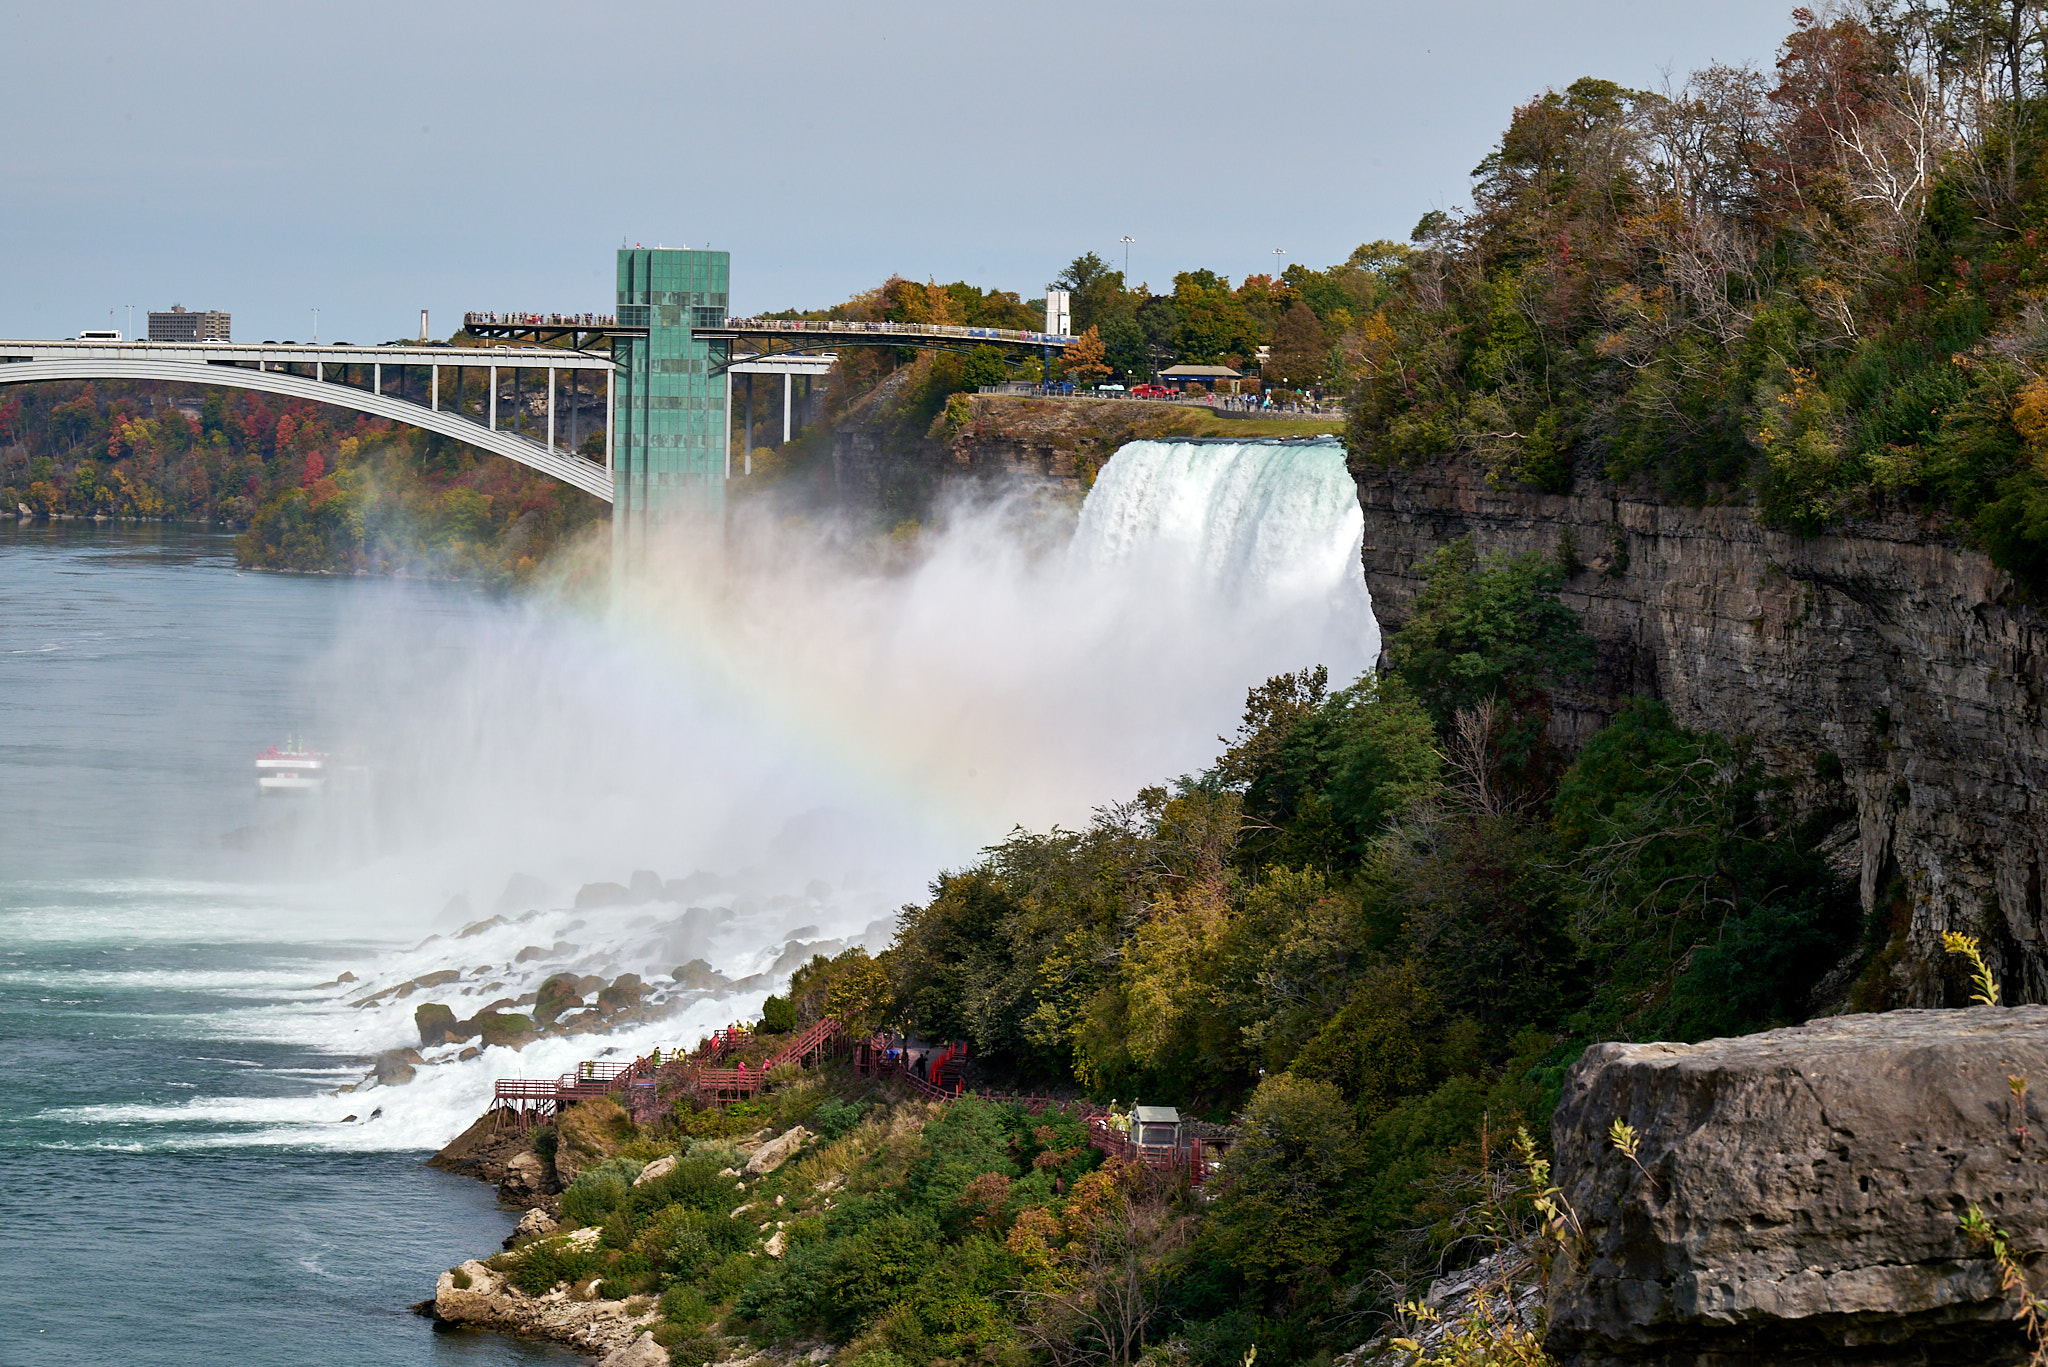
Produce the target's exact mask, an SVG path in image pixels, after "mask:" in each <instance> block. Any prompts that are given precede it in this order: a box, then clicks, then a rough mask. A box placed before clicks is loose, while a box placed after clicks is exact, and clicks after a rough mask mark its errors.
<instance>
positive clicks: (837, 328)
mask: <svg viewBox="0 0 2048 1367" xmlns="http://www.w3.org/2000/svg"><path fill="white" fill-rule="evenodd" d="M690 332H691V334H692V335H693V336H696V337H702V338H706V339H709V340H712V341H733V342H738V341H752V342H761V343H764V344H765V343H769V342H783V343H785V344H788V343H798V344H811V343H815V344H818V345H830V344H832V343H833V342H835V341H836V342H839V343H841V344H843V345H847V346H862V345H866V346H891V345H897V346H915V345H917V344H918V343H920V342H942V343H955V344H959V345H963V346H979V345H988V346H1024V347H1047V346H1049V347H1053V348H1056V349H1061V350H1063V349H1065V348H1066V347H1068V346H1071V345H1073V344H1074V343H1075V342H1077V341H1079V340H1080V338H1078V337H1070V336H1064V335H1062V334H1059V333H1052V332H1027V331H1024V330H1022V329H1019V328H977V327H963V326H960V325H957V324H953V323H862V322H853V321H850V320H840V321H835V322H821V321H817V320H814V319H809V318H728V319H726V320H725V322H724V323H722V324H720V325H719V326H717V327H699V328H692V329H690Z"/></svg>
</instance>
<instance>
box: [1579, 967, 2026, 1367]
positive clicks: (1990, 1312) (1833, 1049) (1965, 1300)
mask: <svg viewBox="0 0 2048 1367" xmlns="http://www.w3.org/2000/svg"><path fill="white" fill-rule="evenodd" d="M2013 1075H2018V1076H2023V1077H2026V1078H2029V1079H2032V1080H2035V1081H2039V1082H2041V1083H2044V1084H2048V1007H2044V1006H2024V1007H2016V1008H1998V1007H1980V1008H1973V1009H1970V1010H1966V1011H1894V1012H1889V1013H1886V1014H1882V1015H1863V1016H1842V1017H1837V1018H1834V1019H1830V1020H1823V1021H1814V1022H1809V1023H1808V1024H1806V1025H1802V1026H1796V1027H1793V1028H1790V1029H1785V1030H1773V1031H1770V1032H1768V1033H1766V1034H1761V1035H1750V1036H1746V1037H1743V1038H1739V1039H1718V1040H1708V1041H1706V1042H1705V1043H1703V1044H1691V1045H1687V1044H1604V1045H1597V1046H1595V1047H1594V1048H1592V1049H1589V1050H1588V1051H1587V1052H1586V1054H1585V1056H1584V1057H1583V1058H1581V1059H1580V1061H1579V1062H1578V1064H1577V1065H1575V1066H1574V1067H1573V1069H1572V1071H1571V1073H1570V1075H1569V1076H1568V1077H1567V1078H1566V1080H1565V1088H1564V1096H1563V1100H1562V1101H1561V1103H1560V1104H1559V1106H1558V1109H1557V1112H1556V1115H1555V1117H1554V1119H1553V1121H1552V1137H1553V1140H1554V1142H1555V1146H1556V1169H1555V1172H1556V1179H1557V1183H1558V1185H1559V1186H1560V1187H1561V1188H1562V1190H1563V1193H1564V1197H1565V1200H1566V1201H1568V1202H1569V1203H1570V1205H1571V1208H1572V1210H1573V1211H1574V1212H1576V1215H1577V1219H1578V1221H1579V1224H1580V1227H1581V1229H1582V1231H1583V1235H1584V1237H1583V1240H1582V1241H1579V1242H1577V1243H1575V1244H1573V1245H1572V1247H1571V1248H1570V1249H1569V1250H1568V1251H1567V1252H1566V1253H1565V1254H1564V1255H1563V1256H1562V1257H1561V1258H1560V1259H1559V1262H1558V1265H1557V1267H1556V1268H1555V1269H1554V1270H1553V1273H1552V1280H1551V1284H1550V1299H1549V1310H1550V1328H1549V1338H1548V1346H1549V1348H1550V1349H1551V1351H1552V1352H1553V1353H1554V1354H1556V1355H1557V1356H1558V1357H1559V1358H1560V1359H1561V1360H1562V1361H1564V1362H1566V1363H1568V1364H1573V1365H1574V1367H1619V1365H1620V1364H1628V1365H1629V1367H1651V1365H1652V1364H1654V1367H1735V1364H1738V1363H1741V1364H1752V1363H1800V1364H1806V1365H1808V1367H1835V1365H1836V1364H1840V1365H1841V1367H1848V1364H1852V1363H1853V1364H1857V1365H1858V1367H1895V1365H1896V1367H1905V1365H1906V1364H1930V1363H1949V1362H1954V1363H1963V1362H1969V1363H1983V1364H1997V1363H2003V1362H2015V1363H2017V1362H2021V1361H2024V1360H2025V1358H2026V1352H2027V1349H2026V1344H2025V1340H2024V1336H2023V1335H2022V1333H2021V1331H2020V1329H2019V1327H2018V1325H2017V1324H2016V1322H2015V1318H2014V1317H2015V1314H2016V1312H2017V1310H2018V1309H2019V1304H2020V1302H2019V1300H2018V1297H2017V1295H2016V1294H2015V1293H2011V1292H2007V1291H2006V1290H2005V1289H2004V1288H2003V1286H2002V1284H2001V1280H2000V1274H1999V1269H1998V1267H1997V1265H1996V1264H1995V1263H1994V1262H1993V1261H1992V1260H1991V1259H1990V1258H1989V1257H1988V1256H1987V1254H1986V1251H1985V1250H1984V1248H1983V1247H1982V1246H1981V1245H1979V1244H1977V1243H1975V1242H1973V1241H1972V1240H1971V1239H1970V1238H1968V1237H1966V1236H1965V1235H1964V1234H1963V1232H1962V1230H1961V1229H1960V1227H1959V1225H1958V1216H1959V1215H1960V1214H1961V1213H1962V1212H1963V1211H1964V1210H1966V1209H1967V1208H1968V1207H1970V1206H1972V1205H1975V1206H1978V1207H1981V1208H1982V1209H1983V1210H1984V1211H1985V1212H1986V1213H1987V1214H1988V1215H1989V1217H1990V1218H1991V1220H1992V1221H1993V1222H1994V1223H1995V1224H1997V1225H1998V1226H1999V1227H2001V1228H2002V1229H2004V1230H2005V1231H2006V1232H2007V1233H2009V1234H2010V1235H2011V1236H2012V1239H2013V1242H2014V1245H2015V1246H2016V1247H2017V1248H2019V1249H2022V1250H2028V1249H2043V1248H2048V1133H2044V1127H2043V1124H2042V1119H2041V1115H2040V1113H2039V1108H2038V1107H2037V1106H2035V1105H2034V1104H2033V1103H2031V1102H2030V1103H2028V1106H2027V1115H2026V1116H2025V1117H2024V1118H2023V1117H2022V1116H2021V1115H2020V1114H2019V1107H2018V1104H2017V1103H2016V1102H2015V1100H2014V1098H2013V1094H2012V1091H2011V1088H2010V1087H2009V1085H2008V1082H2007V1079H2008V1077H2009V1076H2013ZM1617 1120H1619V1121H1625V1122H1627V1123H1628V1124H1629V1125H1631V1126H1633V1127H1634V1129H1635V1131H1636V1132H1637V1136H1638V1139H1639V1148H1638V1151H1637V1156H1636V1159H1634V1160H1632V1159H1631V1158H1629V1157H1628V1156H1627V1155H1626V1154H1624V1153H1623V1152H1622V1151H1621V1149H1620V1148H1618V1147H1617V1146H1616V1145H1615V1143H1614V1142H1613V1141H1612V1140H1611V1138H1610V1137H1609V1135H1610V1127H1611V1126H1612V1125H1613V1124H1614V1122H1615V1121H1617ZM2023 1124H2024V1125H2026V1126H2027V1127H2028V1128H2027V1134H2026V1136H2025V1138H2024V1139H2023V1138H2022V1136H2021V1134H2020V1126H2021V1125H2023ZM2040 1273H2041V1274H2044V1275H2048V1268H2043V1269H2040ZM2040 1289H2041V1287H2040V1286H2039V1285H2038V1284H2037V1285H2036V1287H2035V1290H2036V1291H2037V1292H2038V1291H2039V1290H2040Z"/></svg>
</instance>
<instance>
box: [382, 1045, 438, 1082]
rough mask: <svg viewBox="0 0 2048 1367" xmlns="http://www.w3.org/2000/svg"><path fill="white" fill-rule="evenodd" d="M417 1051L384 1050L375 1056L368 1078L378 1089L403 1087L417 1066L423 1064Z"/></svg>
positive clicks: (409, 1080)
mask: <svg viewBox="0 0 2048 1367" xmlns="http://www.w3.org/2000/svg"><path fill="white" fill-rule="evenodd" d="M425 1062H426V1060H425V1059H423V1058H421V1057H420V1051H419V1050H417V1049H386V1050H385V1051H384V1052H383V1053H381V1054H379V1055H377V1062H376V1064H375V1065H374V1066H373V1067H372V1068H371V1069H370V1076H371V1077H372V1078H374V1079H375V1080H376V1083H377V1085H378V1086H379V1087H403V1086H404V1085H405V1084H406V1083H408V1082H411V1081H412V1078H413V1071H414V1069H415V1068H416V1067H417V1065H419V1064H422V1063H425Z"/></svg>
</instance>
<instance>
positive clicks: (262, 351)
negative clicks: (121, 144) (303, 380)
mask: <svg viewBox="0 0 2048 1367" xmlns="http://www.w3.org/2000/svg"><path fill="white" fill-rule="evenodd" d="M117 359H118V360H124V361H172V362H182V363H184V364H187V365H190V364H193V363H195V362H197V363H203V364H206V365H246V366H254V365H256V364H257V363H259V362H261V363H264V364H266V365H313V364H315V363H324V364H327V365H399V366H405V365H421V366H444V367H445V366H477V367H483V366H494V365H495V366H517V367H519V368H521V369H526V370H545V369H547V368H548V367H550V366H552V367H554V368H555V369H557V370H604V371H609V370H610V369H611V368H612V360H611V357H609V356H592V355H588V354H586V353H584V352H580V351H566V350H563V349H562V348H560V347H508V346H489V347H455V346H431V345H427V346H423V345H420V344H419V343H415V342H399V343H393V344H391V345H389V346H355V345H352V344H349V343H345V342H338V343H334V344H331V345H325V346H322V345H316V344H314V343H311V342H290V343H286V342H78V341H48V340H29V339H15V340H0V361H27V360H37V361H40V360H53V361H55V360H117Z"/></svg>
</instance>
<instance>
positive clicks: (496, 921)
mask: <svg viewBox="0 0 2048 1367" xmlns="http://www.w3.org/2000/svg"><path fill="white" fill-rule="evenodd" d="M510 924H511V922H510V921H507V920H506V919H505V918H504V917H502V916H493V917H491V918H490V919H489V920H488V921H472V922H471V923H470V924H468V925H466V926H464V927H463V928H462V929H460V930H458V931H456V932H455V938H456V939H458V940H467V939H468V938H469V937H470V936H472V935H481V934H483V933H484V932H485V931H487V930H495V929H497V928H498V927H499V926H504V925H510Z"/></svg>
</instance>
